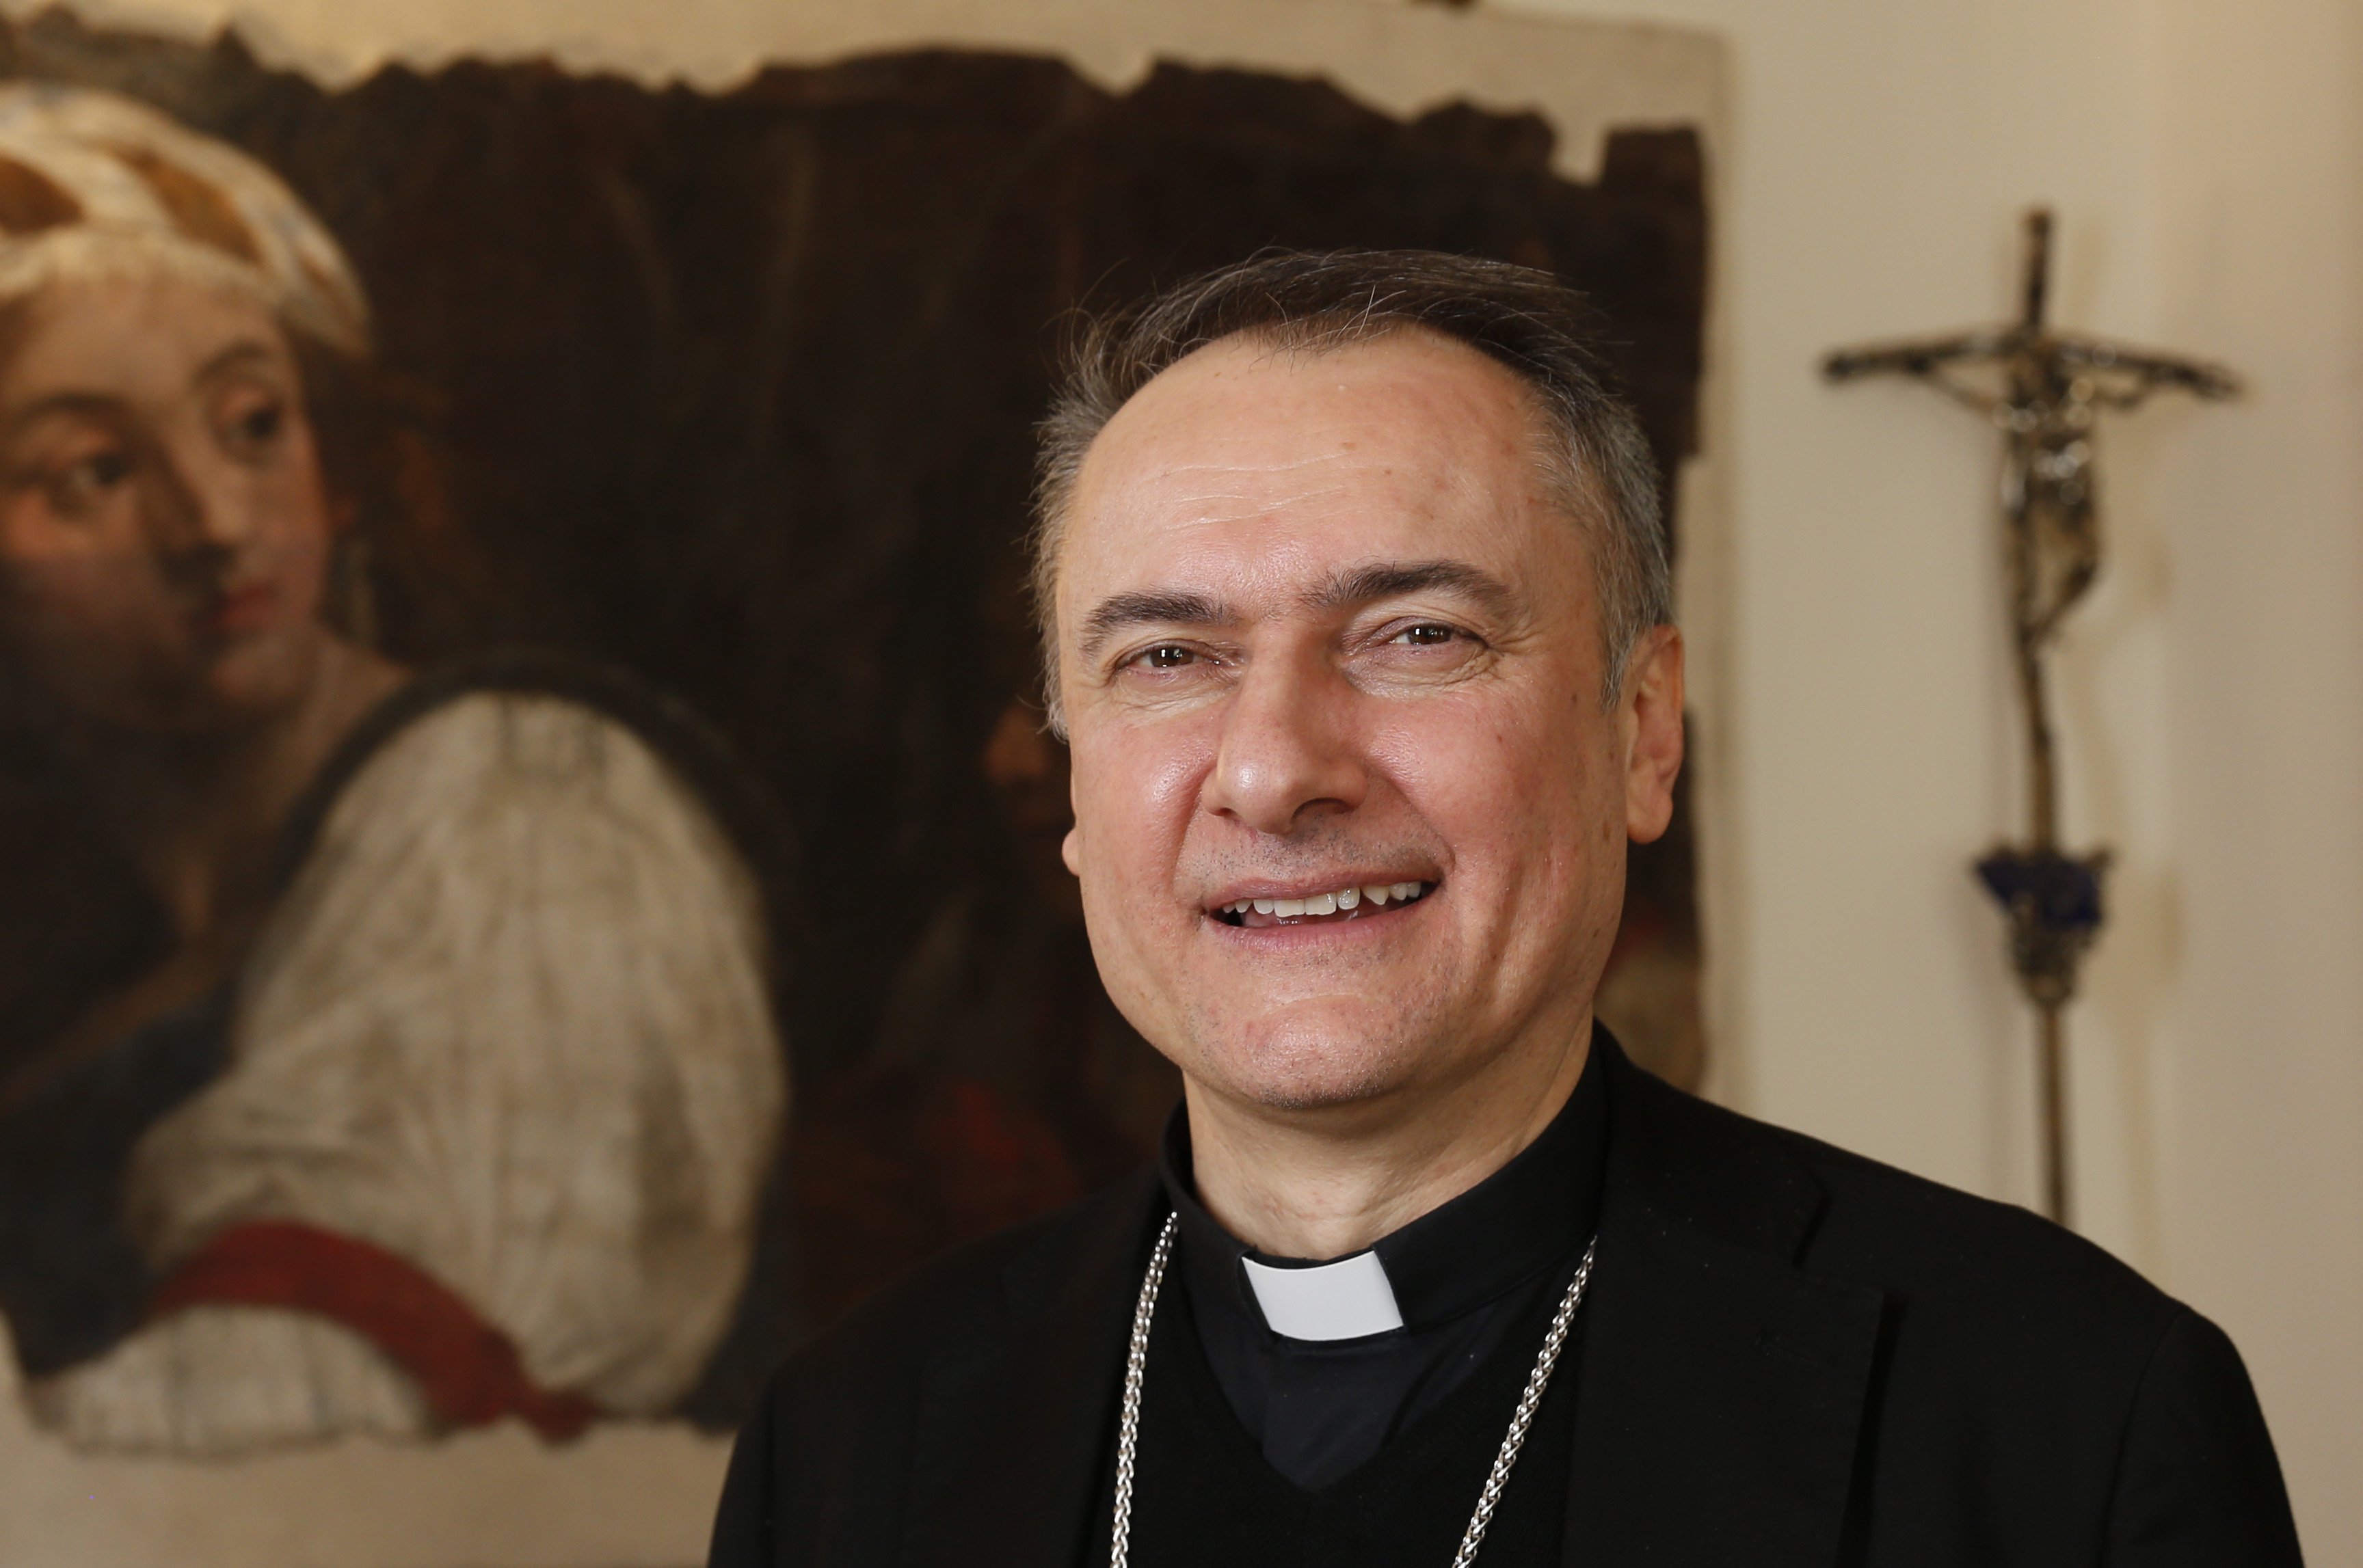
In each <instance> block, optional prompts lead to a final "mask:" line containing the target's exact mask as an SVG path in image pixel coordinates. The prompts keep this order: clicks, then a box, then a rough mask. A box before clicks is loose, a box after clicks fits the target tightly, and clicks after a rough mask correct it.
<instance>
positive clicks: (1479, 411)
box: [1082, 328, 1534, 485]
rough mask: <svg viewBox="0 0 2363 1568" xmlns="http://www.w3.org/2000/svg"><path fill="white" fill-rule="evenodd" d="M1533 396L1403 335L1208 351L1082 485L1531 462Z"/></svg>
mask: <svg viewBox="0 0 2363 1568" xmlns="http://www.w3.org/2000/svg"><path fill="white" fill-rule="evenodd" d="M1533 433H1534V421H1533V416H1532V413H1531V408H1530V402H1529V399H1528V397H1527V394H1526V392H1525V386H1524V384H1523V383H1522V382H1520V381H1519V380H1518V379H1517V377H1516V376H1514V374H1512V373H1511V372H1510V371H1509V370H1507V369H1505V368H1504V367H1503V366H1501V365H1499V364H1497V363H1495V362H1494V361H1493V360H1492V359H1488V358H1486V357H1485V356H1484V355H1482V354H1481V353H1479V352H1478V351H1477V350H1475V349H1474V348H1470V347H1468V346H1467V345H1466V344H1462V343H1459V342H1456V341H1454V340H1453V339H1451V338H1448V337H1443V336H1441V335H1439V334H1437V333H1433V332H1429V331H1426V330H1424V329H1411V328H1406V329H1403V330H1399V331H1395V332H1390V333H1387V334H1385V335H1384V336H1382V337H1375V338H1371V339H1369V340H1366V341H1363V342H1358V343H1350V344H1346V345H1343V346H1338V347H1328V348H1297V347H1290V346H1286V345H1277V344H1273V343H1270V342H1266V341H1262V340H1259V339H1257V338H1254V337H1247V336H1244V335H1242V336H1238V337H1229V338H1226V339H1224V340H1223V341H1221V342H1219V343H1214V344H1209V345H1208V346H1207V347H1205V348H1201V349H1199V350H1197V351H1196V352H1195V353H1193V354H1191V355H1189V356H1187V357H1186V358H1184V359H1182V360H1181V361H1179V362H1178V363H1176V364H1174V365H1172V366H1170V368H1168V369H1167V370H1164V371H1163V372H1162V373H1160V374H1159V375H1158V376H1157V377H1156V378H1154V379H1153V380H1151V381H1149V382H1148V384H1147V385H1146V386H1144V387H1142V388H1141V389H1140V391H1138V392H1136V393H1134V394H1133V396H1132V397H1131V398H1130V399H1129V400H1127V401H1126V403H1125V404H1124V406H1123V407H1121V408H1119V409H1118V410H1117V411H1116V413H1115V417H1114V418H1112V419H1110V420H1109V421H1108V424H1107V426H1106V428H1105V429H1104V430H1102V431H1101V432H1100V435H1099V436H1098V438H1097V439H1096V440H1094V441H1093V443H1092V447H1091V450H1090V452H1089V453H1088V454H1087V455H1086V457H1085V459H1084V464H1083V473H1082V479H1083V480H1084V482H1085V484H1086V485H1088V484H1090V483H1091V482H1092V481H1093V480H1100V481H1101V482H1103V483H1105V482H1108V481H1110V480H1138V479H1140V478H1142V477H1145V476H1152V475H1170V476H1172V477H1173V478H1174V479H1175V480H1178V481H1179V482H1182V483H1183V484H1185V485H1186V484H1187V483H1189V482H1190V481H1191V480H1193V479H1196V478H1204V479H1210V480H1215V481H1216V482H1220V480H1221V478H1222V477H1223V476H1225V475H1232V476H1237V475H1240V474H1244V473H1248V472H1270V473H1272V474H1274V475H1285V474H1288V473H1290V472H1292V471H1296V470H1301V469H1321V468H1323V467H1325V466H1330V465H1335V464H1337V463H1339V462H1348V461H1361V462H1370V461H1378V462H1381V463H1383V462H1386V461H1388V460H1389V459H1390V458H1393V457H1396V456H1398V455H1400V456H1401V457H1403V458H1418V457H1420V456H1424V455H1427V452H1426V449H1427V448H1430V447H1437V446H1442V447H1450V448H1458V449H1459V450H1462V451H1464V452H1465V451H1467V450H1468V447H1469V444H1470V443H1472V442H1475V443H1483V444H1489V445H1492V446H1493V447H1498V448H1500V449H1502V450H1503V451H1504V452H1505V453H1507V452H1522V451H1524V450H1525V449H1527V448H1528V447H1529V446H1530V444H1531V441H1532V437H1533Z"/></svg>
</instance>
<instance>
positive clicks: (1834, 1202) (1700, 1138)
mask: <svg viewBox="0 0 2363 1568" xmlns="http://www.w3.org/2000/svg"><path fill="white" fill-rule="evenodd" d="M1633 1077H1634V1079H1636V1080H1637V1081H1636V1092H1635V1093H1634V1094H1633V1095H1632V1096H1631V1097H1630V1098H1631V1099H1632V1100H1634V1101H1636V1102H1637V1103H1636V1104H1635V1107H1634V1109H1635V1110H1636V1111H1638V1112H1640V1113H1641V1114H1642V1115H1643V1116H1645V1117H1647V1119H1648V1120H1649V1121H1653V1122H1655V1123H1657V1124H1659V1128H1660V1130H1661V1131H1660V1133H1659V1139H1658V1140H1657V1142H1658V1143H1659V1152H1660V1157H1664V1158H1669V1159H1684V1158H1688V1159H1702V1158H1703V1164H1704V1165H1707V1167H1708V1170H1707V1171H1706V1172H1705V1173H1704V1174H1703V1181H1704V1184H1705V1185H1708V1186H1712V1185H1714V1183H1715V1182H1717V1181H1718V1180H1720V1181H1721V1182H1722V1183H1723V1184H1724V1185H1725V1186H1731V1185H1734V1184H1740V1183H1747V1184H1756V1185H1765V1184H1769V1182H1770V1180H1771V1179H1772V1178H1771V1177H1770V1176H1769V1172H1771V1171H1774V1170H1777V1169H1781V1167H1786V1168H1785V1170H1784V1171H1783V1172H1782V1174H1783V1176H1784V1177H1786V1178H1787V1179H1789V1180H1791V1181H1792V1183H1793V1184H1794V1186H1795V1188H1796V1190H1798V1191H1799V1192H1800V1193H1803V1195H1805V1196H1804V1197H1803V1198H1800V1199H1798V1200H1796V1201H1798V1202H1799V1204H1800V1209H1801V1212H1800V1214H1799V1215H1798V1217H1797V1219H1796V1220H1795V1223H1794V1230H1795V1235H1794V1238H1793V1242H1792V1245H1793V1253H1792V1257H1793V1261H1794V1263H1795V1264H1796V1266H1797V1267H1799V1268H1800V1269H1802V1270H1803V1271H1804V1272H1805V1273H1807V1274H1809V1275H1816V1276H1819V1277H1822V1278H1825V1279H1832V1280H1837V1281H1843V1282H1846V1283H1848V1284H1852V1285H1857V1286H1868V1287H1870V1288H1872V1289H1875V1290H1878V1291H1879V1292H1880V1293H1881V1295H1882V1296H1883V1297H1885V1299H1886V1300H1887V1302H1888V1309H1889V1312H1890V1315H1891V1317H1892V1320H1893V1324H1894V1327H1893V1332H1895V1334H1896V1335H1897V1337H1898V1339H1899V1340H1900V1341H1902V1342H1903V1343H1902V1345H1901V1346H1900V1348H1903V1349H1907V1350H1908V1349H1910V1348H1912V1346H1913V1345H1914V1344H1915V1343H1925V1342H1931V1341H1934V1342H1943V1343H1944V1344H1946V1345H1947V1347H1948V1348H1952V1347H1966V1346H1969V1345H1971V1344H1983V1345H1987V1346H1991V1347H1992V1348H1993V1349H1994V1350H1995V1351H1996V1352H1997V1353H2008V1352H2010V1351H2014V1350H2023V1351H2026V1352H2029V1353H2031V1354H2030V1356H2029V1361H2028V1364H2047V1363H2051V1362H2054V1361H2057V1360H2060V1359H2064V1358H2069V1357H2074V1356H2078V1355H2088V1356H2089V1355H2093V1354H2100V1355H2102V1356H2103V1357H2104V1358H2105V1359H2108V1360H2110V1361H2112V1362H2116V1363H2122V1364H2124V1365H2123V1366H2122V1367H2121V1371H2124V1372H2129V1373H2131V1374H2133V1375H2138V1371H2139V1366H2140V1364H2141V1363H2142V1362H2144V1361H2145V1360H2146V1359H2147V1356H2148V1354H2149V1353H2151V1352H2152V1351H2153V1350H2154V1348H2155V1347H2156V1346H2157V1345H2158V1342H2160V1340H2161V1339H2162V1338H2163V1337H2164V1336H2165V1334H2166V1333H2167V1331H2168V1330H2169V1328H2170V1327H2172V1326H2173V1325H2174V1323H2175V1322H2176V1321H2177V1320H2178V1319H2180V1318H2181V1317H2184V1316H2186V1315H2188V1313H2189V1309H2187V1308H2184V1307H2182V1306H2181V1305H2180V1303H2178V1302H2176V1301H2175V1300H2174V1299H2173V1298H2171V1297H2169V1296H2167V1295H2166V1293H2165V1292H2163V1291H2161V1290H2159V1289H2158V1287H2157V1286H2154V1285H2152V1284H2151V1283H2150V1282H2149V1281H2148V1280H2147V1279H2145V1278H2144V1277H2143V1276H2142V1275H2140V1274H2139V1273H2137V1272H2136V1270H2134V1269H2133V1268H2131V1267H2129V1266H2128V1265H2126V1264H2124V1263H2123V1262H2122V1261H2120V1260H2119V1259H2117V1258H2116V1257H2114V1256H2113V1255H2112V1254H2111V1253H2108V1252H2107V1251H2105V1250H2104V1249H2102V1247H2100V1246H2097V1245H2095V1244H2094V1243H2092V1242H2089V1241H2087V1240H2085V1239H2084V1238H2083V1237H2081V1236H2079V1235H2077V1234H2076V1233H2075V1232H2074V1231H2069V1230H2068V1229H2066V1228H2065V1227H2063V1226H2060V1225H2058V1224H2055V1223H2054V1222H2052V1221H2051V1220H2047V1219H2045V1218H2043V1217H2042V1216H2040V1215H2037V1214H2035V1213H2033V1212H2030V1211H2029V1210H2027V1209H2023V1208H2020V1207H2018V1206H2016V1205H2014V1204H2009V1203H2001V1202H1996V1201H1994V1200H1992V1199H1990V1198H1980V1197H1976V1196H1974V1195H1972V1194H1970V1193H1967V1192H1963V1191H1961V1190H1959V1189H1958V1188H1955V1187H1947V1186H1945V1185H1944V1184H1943V1183H1940V1182H1936V1181H1932V1180H1930V1179H1928V1178H1926V1177H1925V1176H1915V1175H1914V1174H1912V1173H1911V1172H1908V1171H1904V1170H1901V1169H1898V1168H1897V1167H1895V1166H1893V1165H1885V1164H1882V1163H1880V1161H1878V1160H1874V1159H1871V1158H1869V1157H1868V1156H1866V1155H1862V1154H1856V1153H1854V1152H1852V1151H1850V1150H1847V1149H1843V1148H1840V1147H1837V1146H1836V1145H1835V1144H1832V1143H1825V1142H1823V1141H1822V1140H1820V1139H1817V1138H1814V1137H1810V1136H1807V1135H1806V1134H1804V1133H1802V1132H1792V1131H1790V1130H1788V1129H1786V1128H1781V1127H1776V1126H1774V1125H1772V1124H1770V1123H1769V1122H1764V1121H1757V1120H1755V1119H1753V1118H1751V1117H1747V1116H1744V1115H1741V1114H1740V1113H1738V1112H1736V1111H1733V1110H1726V1109H1725V1108H1723V1107H1720V1106H1715V1105H1713V1104H1710V1103H1708V1102H1707V1101H1704V1100H1702V1099H1697V1098H1695V1097H1693V1096H1690V1095H1687V1094H1683V1093H1681V1091H1680V1090H1677V1089H1673V1088H1670V1087H1668V1086H1666V1085H1664V1084H1661V1083H1659V1082H1657V1080H1655V1079H1647V1078H1646V1077H1644V1076H1643V1075H1640V1074H1638V1073H1635V1074H1634V1075H1633ZM1791 1173H1793V1175H1792V1174H1791ZM1797 1177H1802V1180H1801V1181H1799V1180H1797V1179H1796V1178H1797Z"/></svg>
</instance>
